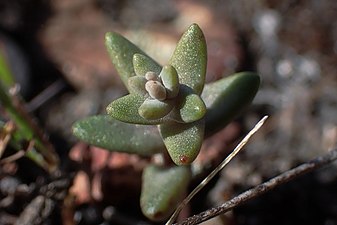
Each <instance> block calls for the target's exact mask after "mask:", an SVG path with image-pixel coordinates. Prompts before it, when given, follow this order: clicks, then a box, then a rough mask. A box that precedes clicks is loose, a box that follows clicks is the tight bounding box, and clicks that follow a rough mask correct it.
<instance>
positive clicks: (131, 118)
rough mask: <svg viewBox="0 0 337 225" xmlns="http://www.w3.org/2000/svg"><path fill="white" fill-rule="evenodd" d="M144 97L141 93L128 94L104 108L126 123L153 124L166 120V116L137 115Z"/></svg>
mask: <svg viewBox="0 0 337 225" xmlns="http://www.w3.org/2000/svg"><path fill="white" fill-rule="evenodd" d="M145 99H146V97H144V96H142V95H136V94H129V95H126V96H124V97H121V98H118V99H116V100H115V101H113V102H111V103H110V104H109V105H108V107H107V109H106V110H107V113H108V114H109V115H110V116H112V117H113V118H115V119H117V120H120V121H122V122H126V123H134V124H143V125H155V124H160V123H163V122H164V121H166V118H161V119H157V120H148V119H145V118H143V117H141V116H140V115H139V112H138V109H139V107H140V106H141V105H142V104H143V102H144V101H145Z"/></svg>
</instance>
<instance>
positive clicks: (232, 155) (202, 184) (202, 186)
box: [166, 116, 268, 225]
mask: <svg viewBox="0 0 337 225" xmlns="http://www.w3.org/2000/svg"><path fill="white" fill-rule="evenodd" d="M267 118H268V116H264V117H263V118H262V119H261V120H260V121H259V122H258V123H257V124H256V125H255V126H254V127H253V129H251V131H249V133H248V134H247V135H246V136H245V137H244V138H243V139H242V140H241V141H240V143H239V144H238V145H237V146H236V147H235V149H234V150H233V151H232V152H231V154H229V155H228V156H227V157H226V158H225V159H224V160H223V161H222V162H221V163H220V164H219V165H218V166H217V167H216V168H215V169H214V170H213V171H212V172H211V173H210V174H209V175H208V176H207V177H206V178H205V179H204V180H203V181H202V182H201V183H200V184H199V185H198V186H197V187H196V188H194V190H193V191H192V192H191V193H190V194H189V195H188V196H187V197H186V198H185V199H184V200H183V201H182V202H181V203H180V205H179V206H178V207H177V209H176V210H175V211H174V213H173V214H172V216H171V217H170V219H169V220H168V221H167V222H166V225H171V224H173V222H174V221H175V220H176V218H177V216H178V215H179V213H180V211H181V210H182V209H183V208H184V207H185V206H186V205H187V203H188V202H190V201H191V199H192V198H193V197H194V196H195V195H196V194H197V193H198V192H199V191H200V190H201V189H202V188H204V187H205V186H206V185H207V184H208V183H209V182H210V181H211V180H212V179H213V178H214V176H215V175H216V174H217V173H219V172H220V171H221V170H222V169H223V168H224V167H225V166H226V165H227V164H228V163H229V162H230V161H231V160H232V159H233V158H234V157H235V156H236V155H237V154H238V153H239V152H240V151H241V149H242V148H243V147H244V146H245V145H246V144H247V142H248V141H249V139H250V138H251V137H252V136H253V135H254V134H255V133H256V132H257V131H258V130H259V129H260V128H261V127H262V125H263V124H264V122H265V121H266V120H267Z"/></svg>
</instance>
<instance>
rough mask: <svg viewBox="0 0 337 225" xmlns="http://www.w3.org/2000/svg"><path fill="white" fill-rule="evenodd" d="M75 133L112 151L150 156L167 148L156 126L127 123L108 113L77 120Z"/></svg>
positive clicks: (74, 126) (88, 141) (74, 127)
mask: <svg viewBox="0 0 337 225" xmlns="http://www.w3.org/2000/svg"><path fill="white" fill-rule="evenodd" d="M73 134H74V135H75V136H76V137H78V138H79V139H81V140H83V141H85V142H87V143H89V144H91V145H95V146H98V147H101V148H104V149H107V150H110V151H118V152H126V153H132V154H138V155H142V156H150V155H153V154H155V153H158V152H162V151H163V150H165V146H164V143H163V141H162V138H161V137H160V135H159V132H158V129H157V127H156V126H144V125H134V124H127V123H123V122H120V121H118V120H115V119H114V118H112V117H111V116H108V115H98V116H92V117H88V118H86V119H83V120H80V121H77V122H76V123H75V124H74V125H73ZM144 140H151V141H144Z"/></svg>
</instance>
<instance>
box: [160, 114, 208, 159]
mask: <svg viewBox="0 0 337 225" xmlns="http://www.w3.org/2000/svg"><path fill="white" fill-rule="evenodd" d="M204 126H205V121H204V120H203V119H202V120H199V121H196V122H193V123H176V122H171V123H164V124H160V125H159V131H160V134H161V136H162V137H163V140H164V144H165V146H166V149H167V151H168V153H169V155H170V157H171V159H172V160H173V162H174V163H175V164H177V165H189V164H191V163H192V162H193V161H194V159H195V158H196V157H197V156H198V154H199V151H200V148H201V144H202V141H203V138H204Z"/></svg>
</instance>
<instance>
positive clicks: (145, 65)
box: [133, 54, 161, 76]
mask: <svg viewBox="0 0 337 225" xmlns="http://www.w3.org/2000/svg"><path fill="white" fill-rule="evenodd" d="M133 67H134V70H135V72H136V74H137V75H138V76H145V74H146V73H147V72H149V71H152V72H155V73H156V74H159V73H160V71H161V66H160V65H159V64H158V63H157V62H155V61H154V60H153V59H152V58H150V57H148V56H146V55H143V54H135V55H134V56H133Z"/></svg>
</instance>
